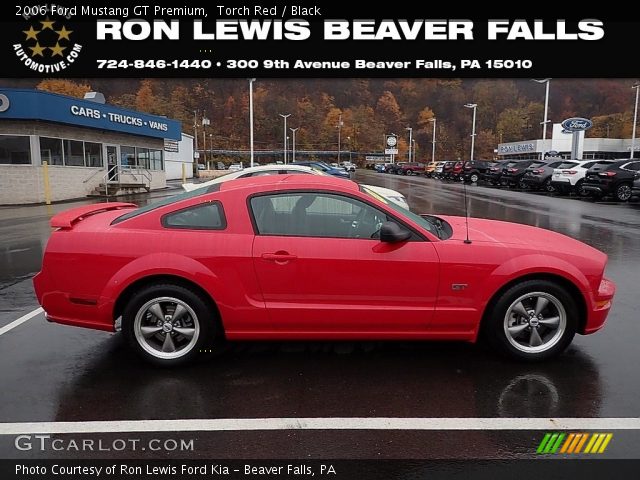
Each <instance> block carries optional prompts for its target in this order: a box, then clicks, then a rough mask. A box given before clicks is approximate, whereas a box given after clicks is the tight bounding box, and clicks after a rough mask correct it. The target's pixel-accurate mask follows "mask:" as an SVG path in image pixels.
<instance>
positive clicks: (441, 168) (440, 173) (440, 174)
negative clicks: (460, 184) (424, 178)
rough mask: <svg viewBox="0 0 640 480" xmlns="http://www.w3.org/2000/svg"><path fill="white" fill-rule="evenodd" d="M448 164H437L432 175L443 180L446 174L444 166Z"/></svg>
mask: <svg viewBox="0 0 640 480" xmlns="http://www.w3.org/2000/svg"><path fill="white" fill-rule="evenodd" d="M445 163H447V162H436V169H435V170H434V172H433V174H432V175H431V176H432V177H433V178H438V179H441V178H443V175H444V174H443V172H444V165H445Z"/></svg>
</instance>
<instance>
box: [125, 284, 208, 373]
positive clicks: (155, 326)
mask: <svg viewBox="0 0 640 480" xmlns="http://www.w3.org/2000/svg"><path fill="white" fill-rule="evenodd" d="M214 315H215V314H214V313H213V312H212V309H211V308H210V306H209V302H207V300H206V299H204V298H202V296H201V295H200V294H198V293H196V292H194V291H192V290H191V289H189V288H186V287H184V286H182V285H174V284H154V285H149V286H147V287H144V288H143V289H141V290H139V291H138V292H136V293H135V294H134V295H133V296H132V297H131V299H130V300H129V302H128V304H127V306H126V307H125V309H124V312H123V315H122V330H123V332H124V335H125V337H126V338H127V340H128V342H129V344H130V345H131V347H132V348H133V349H134V350H135V351H136V353H138V354H139V355H140V356H141V357H142V358H143V359H144V360H146V361H148V362H150V363H153V364H155V365H160V366H176V365H182V364H185V363H189V362H190V361H192V360H194V359H195V358H196V357H197V356H198V354H199V353H200V352H201V350H202V349H203V346H204V345H205V344H206V343H207V342H211V340H212V334H213V329H214V325H215V324H214V321H215V318H214Z"/></svg>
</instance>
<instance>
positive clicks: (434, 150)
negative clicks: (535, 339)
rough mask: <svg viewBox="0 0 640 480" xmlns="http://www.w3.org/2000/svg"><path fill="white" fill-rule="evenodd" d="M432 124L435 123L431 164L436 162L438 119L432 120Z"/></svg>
mask: <svg viewBox="0 0 640 480" xmlns="http://www.w3.org/2000/svg"><path fill="white" fill-rule="evenodd" d="M429 121H430V122H433V140H432V142H431V143H432V146H431V162H435V161H436V117H433V118H430V119H429Z"/></svg>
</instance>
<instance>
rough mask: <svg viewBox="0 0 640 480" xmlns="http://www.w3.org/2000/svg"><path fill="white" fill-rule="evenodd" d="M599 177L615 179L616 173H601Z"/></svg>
mask: <svg viewBox="0 0 640 480" xmlns="http://www.w3.org/2000/svg"><path fill="white" fill-rule="evenodd" d="M598 175H600V176H601V177H615V176H616V172H600V173H599V174H598Z"/></svg>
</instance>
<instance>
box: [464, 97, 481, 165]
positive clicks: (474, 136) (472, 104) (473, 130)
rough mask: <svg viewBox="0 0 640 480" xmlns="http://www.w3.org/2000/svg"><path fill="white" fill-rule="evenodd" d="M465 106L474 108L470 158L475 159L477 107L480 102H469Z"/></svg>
mask: <svg viewBox="0 0 640 480" xmlns="http://www.w3.org/2000/svg"><path fill="white" fill-rule="evenodd" d="M465 107H466V108H472V109H473V123H472V125H473V126H472V127H471V157H470V160H471V161H473V148H474V146H475V143H476V109H477V108H478V104H477V103H467V104H465Z"/></svg>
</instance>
